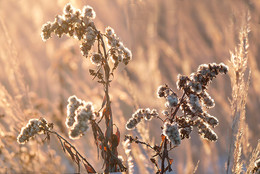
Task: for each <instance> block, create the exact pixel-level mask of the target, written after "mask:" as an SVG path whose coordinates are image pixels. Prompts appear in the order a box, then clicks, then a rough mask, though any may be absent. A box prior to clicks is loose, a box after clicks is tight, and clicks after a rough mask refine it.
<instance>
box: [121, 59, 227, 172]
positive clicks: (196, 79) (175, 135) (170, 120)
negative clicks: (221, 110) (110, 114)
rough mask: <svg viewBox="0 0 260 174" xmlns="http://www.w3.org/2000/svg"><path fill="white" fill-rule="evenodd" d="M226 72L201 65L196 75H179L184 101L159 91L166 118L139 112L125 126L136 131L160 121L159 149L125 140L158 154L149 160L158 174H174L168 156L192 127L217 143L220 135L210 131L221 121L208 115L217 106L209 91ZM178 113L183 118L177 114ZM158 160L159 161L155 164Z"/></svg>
mask: <svg viewBox="0 0 260 174" xmlns="http://www.w3.org/2000/svg"><path fill="white" fill-rule="evenodd" d="M227 72H228V67H227V66H226V65H225V64H223V63H220V64H216V63H211V64H203V65H200V66H199V68H198V70H197V72H195V73H192V74H191V75H190V76H185V75H178V81H177V83H176V85H177V88H178V89H179V90H181V91H182V92H183V94H182V96H181V97H178V96H177V94H176V93H175V92H174V91H173V90H172V89H171V88H170V87H169V86H168V85H162V86H160V87H159V88H158V91H157V94H158V97H159V98H165V100H166V103H165V107H166V110H164V111H163V112H162V115H163V116H164V117H162V116H160V115H159V113H158V112H157V111H156V110H155V109H152V110H150V109H149V108H147V109H138V110H137V111H136V112H135V113H134V114H133V115H132V117H131V118H130V119H129V121H128V122H127V124H126V128H127V129H134V128H135V127H136V126H137V125H138V124H139V123H140V122H141V121H142V120H146V121H149V120H151V119H152V118H158V119H159V120H160V121H161V122H162V123H163V126H162V127H161V129H162V134H161V143H160V145H150V144H149V143H147V142H144V141H141V140H139V139H138V137H136V138H133V137H132V136H131V135H126V136H125V140H126V141H129V142H130V143H133V142H134V143H137V144H143V145H145V146H147V147H148V148H150V149H152V150H153V151H154V152H155V154H154V155H153V156H152V157H151V158H150V160H151V162H152V163H153V164H154V165H155V167H156V168H157V173H166V172H167V171H169V172H170V171H172V168H171V164H172V162H173V159H171V158H170V157H169V152H170V151H171V150H172V149H174V148H176V147H177V146H179V145H180V144H181V140H182V139H185V138H187V139H189V138H190V133H191V132H192V130H193V127H197V129H198V133H199V134H200V136H201V137H202V138H205V139H207V140H209V141H216V140H217V138H218V137H217V134H216V133H215V132H214V131H213V130H212V129H211V127H213V128H214V127H215V126H217V125H218V120H217V118H216V117H214V116H211V115H210V114H209V113H208V112H207V111H206V109H207V108H212V107H214V106H215V103H214V100H213V99H212V98H211V97H210V95H209V94H208V93H207V89H208V85H209V83H210V82H211V81H212V80H213V78H216V76H217V75H218V74H226V73H227ZM179 110H181V111H182V114H178V111H179ZM158 157H159V160H156V158H158ZM159 162H160V163H161V164H159ZM165 163H166V165H165Z"/></svg>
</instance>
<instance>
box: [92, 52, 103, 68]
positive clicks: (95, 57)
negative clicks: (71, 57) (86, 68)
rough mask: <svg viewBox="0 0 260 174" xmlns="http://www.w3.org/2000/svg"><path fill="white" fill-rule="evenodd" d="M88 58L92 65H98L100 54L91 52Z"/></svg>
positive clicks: (100, 59)
mask: <svg viewBox="0 0 260 174" xmlns="http://www.w3.org/2000/svg"><path fill="white" fill-rule="evenodd" d="M90 60H91V62H92V63H93V64H94V65H96V66H99V65H100V64H101V62H102V56H101V54H99V53H93V54H92V56H91V59H90Z"/></svg>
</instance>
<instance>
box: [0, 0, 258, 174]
mask: <svg viewBox="0 0 260 174" xmlns="http://www.w3.org/2000/svg"><path fill="white" fill-rule="evenodd" d="M68 2H71V4H72V5H73V6H74V7H76V8H80V9H82V7H83V6H84V5H90V6H92V7H93V8H94V10H95V11H96V14H97V18H96V19H95V22H96V25H97V26H98V27H99V28H100V29H101V31H104V28H105V27H106V26H111V27H112V28H114V29H115V32H116V33H117V35H118V36H119V37H120V39H121V40H122V41H123V43H124V45H126V46H127V47H128V48H129V49H130V50H131V51H132V53H133V60H132V61H131V62H130V63H129V65H128V66H127V67H120V68H119V69H118V70H117V72H116V73H115V78H114V81H113V82H112V85H111V89H110V91H111V97H112V109H113V116H114V120H115V123H116V124H117V125H118V126H119V128H120V131H121V139H122V140H123V136H124V134H126V133H131V132H128V131H126V130H125V126H124V125H125V123H126V121H127V120H128V119H129V118H130V117H131V114H132V113H133V112H134V111H135V109H136V108H137V107H142V108H145V107H150V108H156V109H158V110H159V111H162V110H163V109H164V101H162V100H160V99H158V98H157V97H156V90H157V87H158V86H159V85H161V84H165V83H167V84H168V85H169V86H170V87H172V88H173V89H176V85H175V82H176V78H177V75H178V74H179V73H181V74H185V75H189V74H190V73H191V72H193V71H196V69H197V67H198V66H199V65H200V64H203V63H211V62H216V63H220V62H224V63H227V64H228V63H229V62H228V60H229V59H230V53H229V52H230V51H234V48H235V46H236V45H237V44H238V36H239V31H240V28H241V26H243V25H244V24H245V21H246V14H247V13H249V14H250V15H251V20H250V22H249V24H250V29H251V32H250V35H249V62H248V63H249V68H250V69H251V71H252V77H251V83H250V88H249V95H248V101H247V106H246V122H247V123H248V126H249V132H248V135H249V142H250V144H249V145H248V147H246V148H247V149H248V152H247V153H245V154H243V159H245V160H246V161H248V159H249V155H250V151H251V149H252V148H254V147H255V146H256V144H257V140H258V139H259V138H260V137H259V133H258V132H259V131H260V124H259V123H260V118H259V112H260V109H259V106H260V82H259V80H260V72H259V70H260V54H259V53H260V52H259V50H260V40H259V38H260V24H259V23H260V1H258V0H236V1H235V0H211V1H207V0H196V1H191V0H164V1H160V0H150V1H148V0H125V1H121V0H71V1H65V0H58V1H51V0H38V1H26V0H16V1H14V0H0V33H1V37H0V45H1V47H0V69H1V71H0V72H1V73H0V117H1V118H0V137H1V139H0V163H1V165H0V171H1V172H11V173H12V172H21V171H22V172H27V171H28V172H33V171H42V172H57V173H60V172H73V171H75V170H76V169H75V167H76V166H75V165H74V164H73V163H72V161H71V160H70V159H69V157H67V155H64V153H63V151H62V149H61V147H60V145H59V144H58V143H59V142H58V141H57V140H55V138H54V137H53V138H52V139H51V142H50V144H46V143H45V144H44V143H42V142H41V138H39V137H38V138H36V139H35V141H30V143H28V144H27V145H23V146H21V145H18V144H17V143H16V136H17V135H18V133H19V131H20V129H21V127H22V126H23V125H25V124H26V123H27V121H28V120H29V119H30V118H33V117H40V116H44V117H45V118H46V119H47V120H49V121H50V122H53V123H54V124H55V127H54V129H55V130H56V131H57V132H60V133H61V134H62V135H64V136H65V137H67V138H68V135H67V132H68V130H67V129H66V127H65V119H66V104H67V101H66V100H67V98H68V97H69V96H70V95H74V94H75V95H77V96H78V97H79V98H81V99H84V100H86V101H92V102H93V103H94V105H95V108H96V109H98V108H99V107H100V106H101V103H102V98H103V89H102V87H101V86H99V85H98V83H96V82H95V81H92V79H91V76H90V75H89V73H88V69H89V68H94V67H93V66H92V65H91V63H90V61H89V59H84V58H83V56H81V54H80V50H79V45H78V43H77V41H76V40H72V39H69V38H67V37H62V39H58V38H57V37H55V36H54V37H53V39H50V40H48V41H47V42H46V43H44V42H43V41H42V40H41V37H40V33H41V26H42V25H43V24H44V23H46V22H47V21H53V20H54V17H55V15H57V14H61V13H62V10H63V7H64V6H65V4H66V3H68ZM176 91H177V89H176ZM177 93H178V92H177ZM178 94H179V95H181V94H180V93H178ZM209 94H210V95H211V96H212V97H213V98H214V99H215V101H216V107H215V108H214V109H212V110H210V111H209V113H210V114H212V115H215V116H216V117H217V118H218V119H219V122H220V124H219V126H218V127H216V128H215V130H216V133H217V134H218V136H219V140H218V141H217V142H216V143H208V142H206V141H203V140H201V139H200V138H199V136H198V135H197V134H196V133H193V134H192V138H191V139H190V140H184V141H183V142H182V144H181V146H180V147H178V148H177V149H176V150H173V153H172V155H173V157H174V164H173V166H174V171H175V172H177V173H192V170H193V169H194V167H195V165H196V164H197V162H198V161H200V162H199V165H198V170H197V173H223V172H224V169H225V162H226V160H227V152H228V147H229V143H230V139H229V137H230V131H231V122H232V118H231V110H230V104H229V100H228V99H229V98H230V97H231V86H230V79H229V77H228V76H227V75H226V76H219V77H218V78H217V79H215V80H214V81H213V83H212V84H211V85H210V87H209ZM143 126H144V127H145V128H148V129H149V128H152V129H149V132H147V130H148V129H146V135H147V136H146V137H145V138H146V139H149V140H150V141H153V140H154V139H155V137H157V138H159V136H160V133H161V130H160V126H159V125H158V122H156V120H154V121H152V122H150V123H148V124H144V125H143ZM42 138H43V137H42ZM71 142H72V143H73V144H75V146H76V147H77V148H78V149H79V150H80V152H82V154H84V155H85V157H86V158H87V159H88V160H89V161H90V162H91V163H92V164H93V165H94V166H95V167H98V168H99V169H100V171H101V166H102V162H97V161H98V159H97V154H96V147H95V146H94V142H93V137H92V132H91V131H89V132H88V133H87V134H86V135H85V136H84V137H82V138H81V139H80V140H77V141H72V140H71ZM155 142H157V143H158V142H159V139H155ZM134 147H135V148H134V149H135V150H133V151H134V153H135V154H136V155H135V159H136V161H137V164H138V167H137V168H139V170H140V171H142V172H143V173H145V172H147V173H148V170H146V169H147V168H146V167H145V166H144V165H143V163H148V164H149V162H147V161H148V160H149V159H146V160H145V159H142V158H138V155H137V154H140V153H139V151H138V149H139V148H140V147H139V146H134ZM119 153H120V154H122V156H123V157H124V158H125V155H124V151H123V149H122V147H120V152H119ZM144 161H146V162H144Z"/></svg>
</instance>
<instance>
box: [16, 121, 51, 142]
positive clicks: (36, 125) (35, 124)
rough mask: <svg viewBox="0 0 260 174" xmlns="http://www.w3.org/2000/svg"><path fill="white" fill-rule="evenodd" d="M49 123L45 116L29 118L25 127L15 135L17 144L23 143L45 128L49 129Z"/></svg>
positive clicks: (42, 131)
mask: <svg viewBox="0 0 260 174" xmlns="http://www.w3.org/2000/svg"><path fill="white" fill-rule="evenodd" d="M50 129H51V128H50V127H49V124H48V122H47V120H46V119H45V118H40V119H30V120H29V122H28V123H27V125H26V126H25V127H23V128H22V129H21V132H20V134H19V135H18V137H17V142H18V143H19V144H24V143H26V142H27V141H29V139H30V138H32V137H33V136H34V135H36V134H42V133H44V131H46V130H50Z"/></svg>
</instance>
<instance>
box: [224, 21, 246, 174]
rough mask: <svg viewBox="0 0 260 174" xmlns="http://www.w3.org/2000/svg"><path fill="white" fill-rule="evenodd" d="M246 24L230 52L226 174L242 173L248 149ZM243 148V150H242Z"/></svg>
mask: <svg viewBox="0 0 260 174" xmlns="http://www.w3.org/2000/svg"><path fill="white" fill-rule="evenodd" d="M249 32H250V29H249V26H248V24H247V25H245V27H243V28H242V29H241V31H240V35H239V40H240V43H239V46H238V48H235V52H234V53H232V52H231V60H230V78H231V85H232V100H231V101H230V103H231V110H232V116H233V122H232V134H231V136H232V137H231V142H230V147H229V154H228V160H227V174H228V173H231V167H232V173H236V174H239V173H241V172H242V166H243V163H242V161H241V155H242V150H244V151H246V149H247V148H248V135H247V134H248V127H247V124H246V122H245V116H246V115H245V107H246V98H247V95H248V87H249V81H250V71H249V75H248V78H246V77H245V74H246V70H247V62H248V48H249V44H248V33H249ZM242 148H243V149H242Z"/></svg>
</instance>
